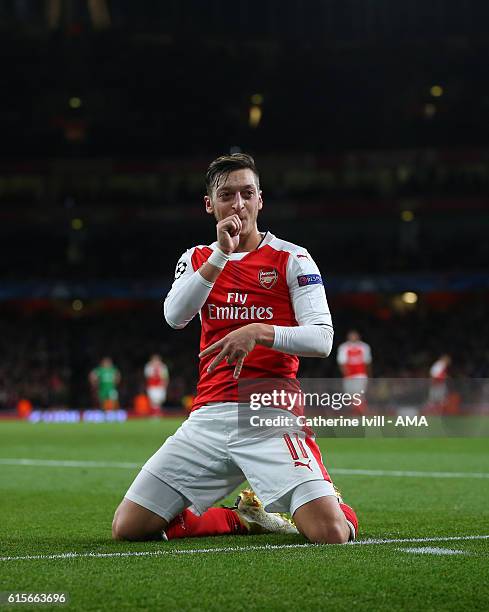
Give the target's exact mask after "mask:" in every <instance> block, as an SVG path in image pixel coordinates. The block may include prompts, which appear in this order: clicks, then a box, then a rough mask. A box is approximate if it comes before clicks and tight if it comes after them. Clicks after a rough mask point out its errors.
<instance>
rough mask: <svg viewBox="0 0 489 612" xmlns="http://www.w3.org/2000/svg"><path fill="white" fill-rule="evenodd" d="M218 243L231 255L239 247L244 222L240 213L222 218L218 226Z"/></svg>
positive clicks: (222, 249) (224, 251)
mask: <svg viewBox="0 0 489 612" xmlns="http://www.w3.org/2000/svg"><path fill="white" fill-rule="evenodd" d="M216 228H217V244H218V246H219V248H220V249H221V251H223V253H226V254H227V255H230V254H231V253H234V251H235V250H236V249H237V248H238V244H239V235H240V232H241V229H242V228H243V224H242V223H241V219H240V218H239V217H238V215H231V216H230V217H226V218H225V219H221V220H220V221H219V223H218V224H217V226H216Z"/></svg>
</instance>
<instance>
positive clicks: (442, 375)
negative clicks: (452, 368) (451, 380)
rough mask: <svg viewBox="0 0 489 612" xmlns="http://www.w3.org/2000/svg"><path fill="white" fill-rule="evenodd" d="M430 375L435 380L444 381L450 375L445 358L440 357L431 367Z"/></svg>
mask: <svg viewBox="0 0 489 612" xmlns="http://www.w3.org/2000/svg"><path fill="white" fill-rule="evenodd" d="M430 376H431V378H432V379H433V380H434V381H438V382H442V381H444V380H446V379H447V376H448V364H447V363H446V362H445V361H444V360H443V359H438V361H435V363H434V364H433V365H432V366H431V368H430Z"/></svg>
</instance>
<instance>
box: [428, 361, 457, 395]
mask: <svg viewBox="0 0 489 612" xmlns="http://www.w3.org/2000/svg"><path fill="white" fill-rule="evenodd" d="M451 363H452V358H451V357H450V355H447V354H446V353H445V354H444V355H441V357H440V358H439V359H437V360H436V361H435V363H434V364H433V365H432V366H431V368H430V393H429V397H428V402H429V404H431V405H432V406H440V405H441V404H443V402H444V401H445V400H446V398H447V391H448V386H447V378H448V368H449V367H450V365H451Z"/></svg>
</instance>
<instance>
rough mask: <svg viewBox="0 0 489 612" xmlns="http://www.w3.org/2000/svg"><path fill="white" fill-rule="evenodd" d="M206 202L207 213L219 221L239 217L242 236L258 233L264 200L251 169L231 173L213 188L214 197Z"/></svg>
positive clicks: (208, 198) (206, 198)
mask: <svg viewBox="0 0 489 612" xmlns="http://www.w3.org/2000/svg"><path fill="white" fill-rule="evenodd" d="M204 200H205V207H206V211H207V212H208V213H209V214H213V215H214V216H215V218H216V220H217V221H221V219H225V218H226V217H229V216H231V215H235V214H236V215H238V217H239V218H240V219H241V222H242V224H243V229H242V230H241V235H242V236H246V235H247V234H250V233H251V232H253V231H257V226H256V219H257V217H258V211H259V210H260V209H261V208H262V206H263V200H262V197H261V191H260V190H259V188H258V185H257V181H256V177H255V175H254V173H253V171H252V170H250V169H249V168H244V169H242V170H235V171H234V172H230V173H229V174H228V175H227V177H225V178H224V179H223V180H222V182H220V183H219V184H218V185H217V186H216V187H214V188H213V190H212V196H211V197H208V196H205V198H204Z"/></svg>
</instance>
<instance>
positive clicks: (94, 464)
mask: <svg viewBox="0 0 489 612" xmlns="http://www.w3.org/2000/svg"><path fill="white" fill-rule="evenodd" d="M0 465H11V466H28V467H67V468H116V469H124V470H133V469H137V468H140V467H141V466H142V465H143V463H142V462H141V463H130V462H122V461H71V460H58V459H26V458H18V459H17V458H12V459H10V458H0ZM329 471H330V472H331V473H332V474H339V475H341V476H395V477H407V478H483V479H485V478H489V472H423V471H413V470H361V469H359V470H356V469H350V468H331V469H330V470H329Z"/></svg>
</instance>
